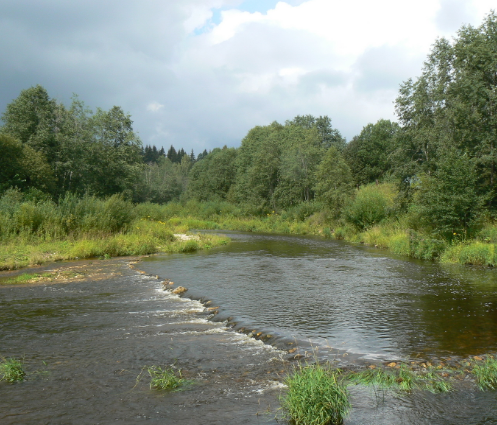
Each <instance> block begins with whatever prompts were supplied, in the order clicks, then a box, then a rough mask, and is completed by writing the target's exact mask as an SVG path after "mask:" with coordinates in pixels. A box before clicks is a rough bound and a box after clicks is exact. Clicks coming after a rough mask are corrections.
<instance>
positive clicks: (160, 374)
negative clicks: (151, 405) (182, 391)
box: [147, 366, 186, 390]
mask: <svg viewBox="0 0 497 425" xmlns="http://www.w3.org/2000/svg"><path fill="white" fill-rule="evenodd" d="M147 372H148V374H149V375H150V378H151V380H150V388H152V389H156V390H177V389H178V388H179V387H180V386H181V385H183V384H184V383H185V382H186V381H185V380H184V379H183V378H182V376H181V371H180V370H179V371H178V372H176V371H175V370H174V369H172V368H167V367H165V368H161V367H159V366H151V367H148V368H147Z"/></svg>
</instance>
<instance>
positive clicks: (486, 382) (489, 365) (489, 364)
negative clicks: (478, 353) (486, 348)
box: [472, 357, 497, 391]
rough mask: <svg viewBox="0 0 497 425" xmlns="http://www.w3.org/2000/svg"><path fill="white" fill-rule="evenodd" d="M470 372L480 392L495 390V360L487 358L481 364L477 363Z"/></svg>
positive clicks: (496, 369)
mask: <svg viewBox="0 0 497 425" xmlns="http://www.w3.org/2000/svg"><path fill="white" fill-rule="evenodd" d="M472 372H473V374H474V375H475V377H476V384H477V385H478V388H480V390H482V391H484V390H495V389H497V360H495V359H494V358H492V357H488V358H486V359H485V360H483V361H481V362H477V363H476V364H475V366H474V367H473V370H472Z"/></svg>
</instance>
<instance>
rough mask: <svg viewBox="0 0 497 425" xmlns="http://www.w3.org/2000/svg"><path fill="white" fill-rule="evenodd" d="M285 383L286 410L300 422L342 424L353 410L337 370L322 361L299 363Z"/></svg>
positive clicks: (299, 423)
mask: <svg viewBox="0 0 497 425" xmlns="http://www.w3.org/2000/svg"><path fill="white" fill-rule="evenodd" d="M285 384H286V386H287V387H288V390H287V392H286V393H285V394H284V395H283V396H282V398H281V403H282V409H283V411H284V414H285V417H286V418H287V419H289V420H291V421H293V423H294V424H296V425H331V424H340V423H342V422H343V419H344V418H345V416H346V415H347V413H348V411H349V408H350V402H349V399H348V392H347V388H346V386H345V385H344V384H343V382H342V380H341V376H340V372H339V371H337V370H331V369H328V368H324V367H323V366H321V365H320V364H315V365H308V366H298V367H296V368H295V370H294V371H293V373H291V374H290V375H289V376H288V377H287V378H286V380H285Z"/></svg>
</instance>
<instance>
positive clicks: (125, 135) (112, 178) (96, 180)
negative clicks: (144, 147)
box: [84, 106, 143, 196]
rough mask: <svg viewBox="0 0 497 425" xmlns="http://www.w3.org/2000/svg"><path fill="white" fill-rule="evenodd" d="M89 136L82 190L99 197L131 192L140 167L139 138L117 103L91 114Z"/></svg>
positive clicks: (128, 118)
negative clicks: (84, 188) (105, 109)
mask: <svg viewBox="0 0 497 425" xmlns="http://www.w3.org/2000/svg"><path fill="white" fill-rule="evenodd" d="M90 125H91V129H92V138H91V140H90V141H89V142H87V143H86V155H87V163H86V170H85V176H84V180H85V186H86V190H87V191H88V192H90V193H92V194H95V195H99V196H107V195H113V194H115V193H121V192H127V193H128V195H131V192H132V190H133V187H134V186H135V184H136V182H137V181H138V179H139V176H140V173H141V167H142V164H143V162H142V159H141V156H140V148H141V141H140V139H139V138H138V137H137V136H136V135H135V133H134V132H133V127H132V121H131V118H130V116H129V115H127V114H125V113H124V112H123V111H122V109H121V108H120V107H118V106H114V107H113V108H111V110H110V111H107V112H106V111H103V110H102V109H100V108H99V109H97V112H96V113H95V115H94V116H93V117H91V120H90Z"/></svg>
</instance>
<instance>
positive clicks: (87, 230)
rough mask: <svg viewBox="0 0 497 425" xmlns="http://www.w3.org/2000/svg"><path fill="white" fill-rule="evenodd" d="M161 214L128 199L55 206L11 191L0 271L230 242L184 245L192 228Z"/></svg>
mask: <svg viewBox="0 0 497 425" xmlns="http://www.w3.org/2000/svg"><path fill="white" fill-rule="evenodd" d="M157 209H159V210H160V209H161V207H159V206H158V205H152V204H140V205H136V206H135V205H134V204H132V203H131V202H130V201H127V200H125V199H124V198H123V196H122V195H112V196H111V197H108V198H104V199H100V198H97V197H95V196H90V195H83V196H82V197H77V196H76V195H72V194H67V195H66V196H64V197H63V198H61V200H60V201H59V203H55V202H53V201H51V200H33V199H31V198H30V197H29V195H27V194H25V193H23V192H20V191H19V190H16V189H10V190H8V191H6V192H5V193H4V195H3V196H2V197H1V198H0V269H17V268H21V267H25V266H28V265H35V264H42V263H46V262H51V261H56V260H70V259H77V258H91V257H102V258H109V257H113V256H121V255H144V254H151V253H156V252H192V251H195V250H197V249H204V248H209V247H212V246H216V245H219V244H224V243H226V242H227V238H224V237H220V236H216V235H198V236H196V237H195V239H192V240H185V241H183V240H179V239H178V238H176V237H175V236H174V234H175V233H186V232H187V231H188V230H189V229H190V226H188V225H186V224H180V223H179V222H177V221H176V222H175V221H174V220H166V219H164V220H166V221H163V220H160V219H155V218H154V217H162V216H164V213H163V212H162V211H158V210H157ZM151 214H152V215H151ZM194 224H196V223H194ZM198 227H201V226H198ZM198 227H197V228H198ZM18 279H21V278H20V277H19V278H18Z"/></svg>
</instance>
